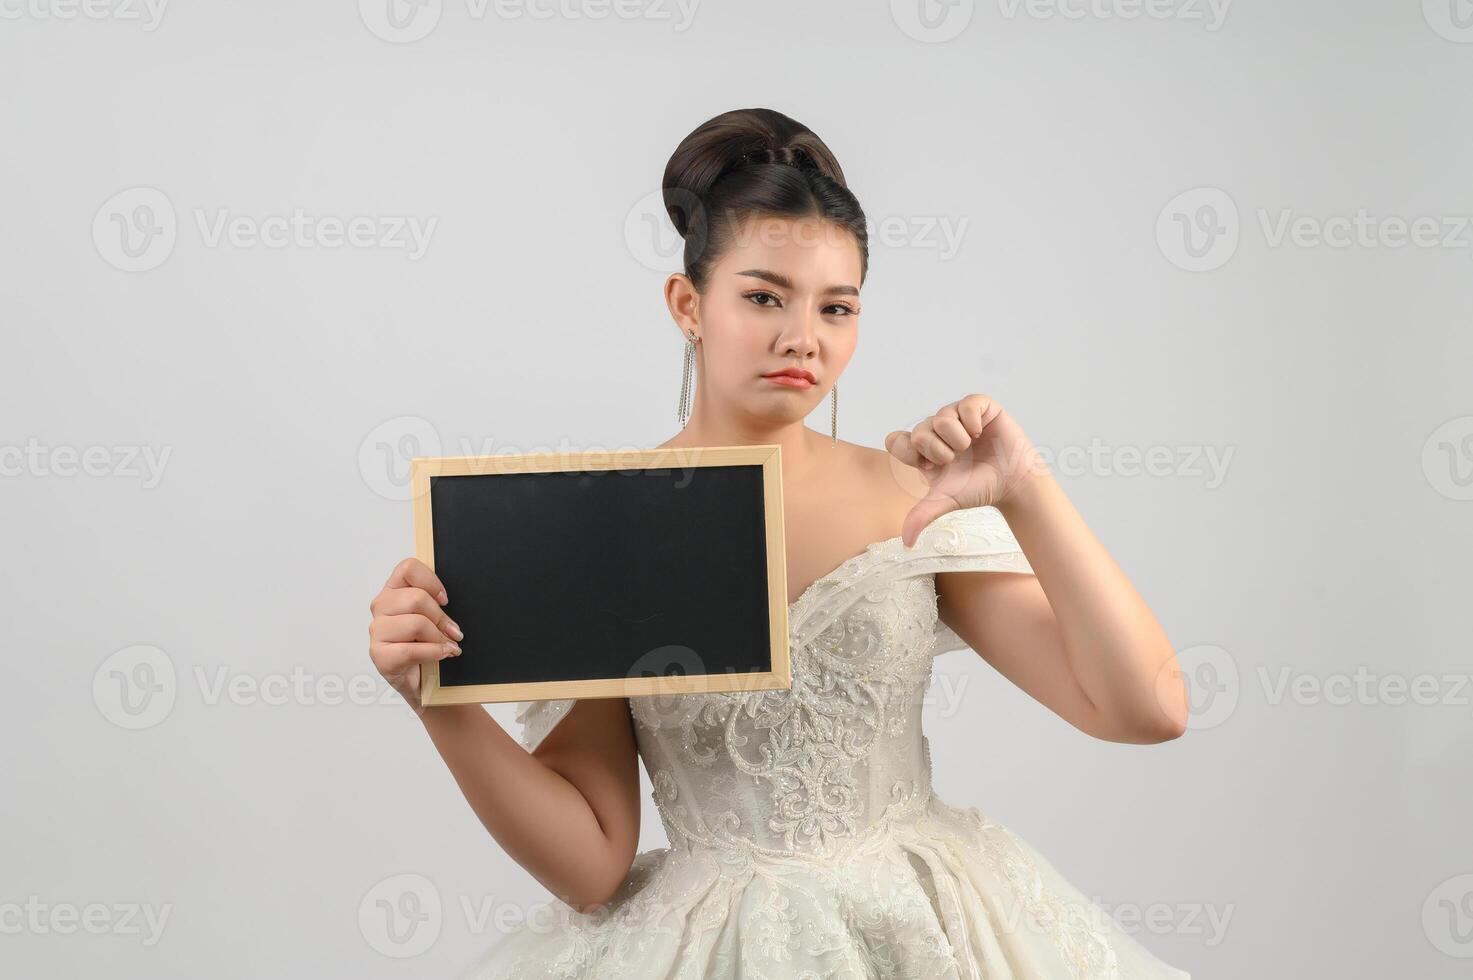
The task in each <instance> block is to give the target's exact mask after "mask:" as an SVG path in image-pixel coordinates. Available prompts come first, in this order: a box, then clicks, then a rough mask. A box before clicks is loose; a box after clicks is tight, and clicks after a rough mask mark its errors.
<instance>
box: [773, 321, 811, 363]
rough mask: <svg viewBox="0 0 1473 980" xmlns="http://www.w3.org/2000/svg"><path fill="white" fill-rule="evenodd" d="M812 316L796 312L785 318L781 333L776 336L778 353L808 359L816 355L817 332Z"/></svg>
mask: <svg viewBox="0 0 1473 980" xmlns="http://www.w3.org/2000/svg"><path fill="white" fill-rule="evenodd" d="M815 325H816V324H815V319H814V314H812V313H805V312H798V313H795V314H794V315H793V316H791V317H787V318H785V321H784V324H783V332H782V333H781V334H780V335H779V336H778V339H777V342H778V347H777V349H778V352H779V353H780V354H782V356H784V357H787V356H788V355H796V356H797V357H801V358H809V357H812V356H814V355H815V354H817V353H818V331H817V330H815V329H814V327H815Z"/></svg>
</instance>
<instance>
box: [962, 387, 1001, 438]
mask: <svg viewBox="0 0 1473 980" xmlns="http://www.w3.org/2000/svg"><path fill="white" fill-rule="evenodd" d="M1000 411H1002V408H1001V406H999V405H998V404H997V402H995V401H993V400H992V399H991V398H988V397H987V396H986V395H968V396H967V397H965V398H963V399H962V400H961V401H959V402H957V403H956V413H957V417H958V418H960V419H961V420H962V424H963V425H965V426H966V427H967V431H968V432H970V433H971V434H972V438H973V439H975V438H977V437H978V436H980V435H981V434H982V430H983V429H985V428H987V423H989V422H991V421H992V420H993V419H995V418H997V413H998V412H1000Z"/></svg>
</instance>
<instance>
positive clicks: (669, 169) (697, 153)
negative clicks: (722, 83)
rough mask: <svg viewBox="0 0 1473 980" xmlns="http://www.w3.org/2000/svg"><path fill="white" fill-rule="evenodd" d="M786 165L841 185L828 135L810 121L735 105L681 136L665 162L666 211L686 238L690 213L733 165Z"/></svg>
mask: <svg viewBox="0 0 1473 980" xmlns="http://www.w3.org/2000/svg"><path fill="white" fill-rule="evenodd" d="M763 164H781V165H785V166H790V167H794V168H796V169H798V170H815V171H817V172H818V173H820V174H822V175H823V176H825V177H827V178H829V179H830V180H832V181H833V182H834V183H836V184H838V185H839V186H840V187H846V188H847V186H848V185H847V184H846V183H845V181H844V171H843V170H842V169H841V168H840V167H839V161H838V160H837V159H836V158H835V157H834V155H833V153H831V152H830V151H829V148H828V147H827V146H826V145H824V142H823V140H821V139H819V138H818V135H817V134H816V133H814V132H813V130H811V129H809V128H808V127H807V126H805V125H803V124H802V123H800V122H798V121H797V120H796V119H792V118H790V117H788V116H785V115H783V114H782V113H781V112H778V111H776V110H774V109H733V110H731V111H729V112H723V113H722V114H721V115H719V116H714V117H712V118H711V119H708V120H706V121H705V122H703V123H701V125H699V126H697V127H696V128H695V129H694V130H692V131H691V133H690V135H688V136H686V138H685V139H683V140H681V141H680V145H679V146H678V147H676V149H675V152H674V153H673V154H672V155H671V157H670V160H669V162H668V163H666V165H665V175H664V178H663V179H662V180H661V184H660V186H661V187H662V188H663V190H664V198H665V210H666V212H667V213H668V214H669V215H670V220H671V222H672V223H673V224H674V225H675V230H676V231H678V232H679V233H680V237H682V238H685V237H687V236H688V235H689V233H690V224H691V221H690V219H691V215H692V214H693V213H694V211H695V210H696V209H697V208H698V207H699V206H701V205H702V204H704V202H706V201H708V200H709V199H710V196H711V188H712V187H713V186H714V185H715V184H716V182H717V181H718V180H720V179H721V178H722V177H724V176H726V175H727V174H729V173H731V172H732V171H734V170H746V169H748V168H750V167H756V166H761V165H763Z"/></svg>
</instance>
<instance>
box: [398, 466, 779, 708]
mask: <svg viewBox="0 0 1473 980" xmlns="http://www.w3.org/2000/svg"><path fill="white" fill-rule="evenodd" d="M410 478H411V481H412V489H413V500H414V531H415V550H416V554H417V556H418V557H419V559H420V560H421V561H423V562H424V563H425V564H427V565H429V566H430V567H431V568H433V569H434V570H435V573H436V574H437V575H438V576H439V577H440V580H441V581H442V582H443V583H444V584H445V591H446V594H447V595H448V596H449V597H450V601H449V603H448V604H447V605H446V606H445V607H444V609H445V612H446V614H447V615H449V616H450V618H451V619H453V620H455V622H456V623H457V624H459V626H460V628H461V629H462V630H463V631H464V633H465V638H464V639H462V640H461V641H459V642H460V647H461V651H462V653H461V655H460V656H458V657H449V658H446V659H445V660H441V661H438V662H436V663H430V664H426V665H424V666H423V667H422V668H421V677H420V697H421V701H422V702H423V703H424V704H425V705H426V706H433V705H442V704H468V703H480V702H492V701H535V700H544V699H553V698H597V697H627V696H634V695H648V694H692V693H700V692H714V691H751V690H780V689H786V688H788V687H789V686H791V683H792V679H791V673H790V670H789V663H788V620H787V615H788V607H787V581H786V563H785V560H784V548H783V523H782V478H781V449H780V447H779V446H776V445H759V446H717V447H701V448H687V449H652V450H639V451H630V452H582V453H532V454H524V455H507V456H446V457H416V458H415V459H413V460H412V461H411V463H410Z"/></svg>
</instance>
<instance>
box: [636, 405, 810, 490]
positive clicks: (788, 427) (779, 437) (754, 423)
mask: <svg viewBox="0 0 1473 980" xmlns="http://www.w3.org/2000/svg"><path fill="white" fill-rule="evenodd" d="M831 442H832V440H831V439H830V438H829V437H828V436H822V435H819V434H818V433H817V432H814V431H813V430H812V429H810V428H808V427H807V426H806V425H804V424H803V422H802V420H801V419H800V420H798V421H796V422H781V423H776V424H774V423H773V422H771V421H770V420H768V419H759V418H753V417H750V416H738V415H731V414H726V415H722V416H721V417H719V418H717V417H716V416H715V415H714V414H713V413H711V412H709V411H705V412H703V411H702V406H701V405H700V404H699V403H698V404H697V405H696V406H695V407H694V408H693V409H692V410H691V415H690V420H689V421H688V422H687V423H686V426H685V428H683V429H681V430H680V431H679V432H677V433H676V434H675V435H674V436H673V437H671V438H670V439H669V440H667V441H666V442H664V443H663V444H662V445H661V448H672V449H673V448H689V447H697V446H755V445H777V446H781V447H782V456H783V472H784V473H786V474H793V473H798V472H801V471H803V470H806V469H807V468H808V467H809V466H811V465H813V464H814V463H817V462H821V461H823V460H824V459H825V458H826V457H825V456H824V455H823V454H825V453H831V452H833V451H834V448H833V446H832V445H831Z"/></svg>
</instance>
